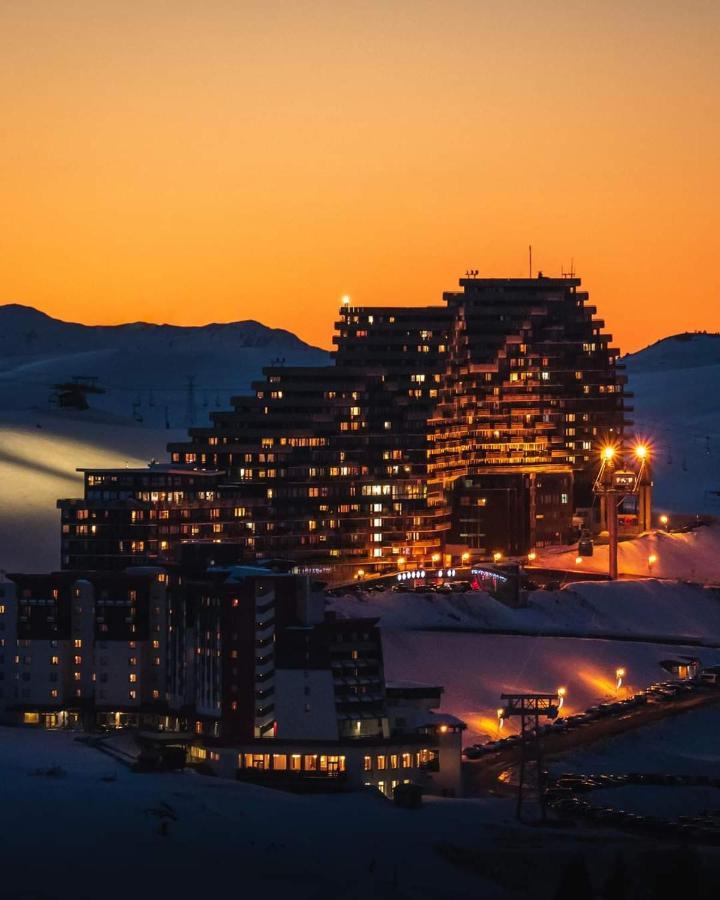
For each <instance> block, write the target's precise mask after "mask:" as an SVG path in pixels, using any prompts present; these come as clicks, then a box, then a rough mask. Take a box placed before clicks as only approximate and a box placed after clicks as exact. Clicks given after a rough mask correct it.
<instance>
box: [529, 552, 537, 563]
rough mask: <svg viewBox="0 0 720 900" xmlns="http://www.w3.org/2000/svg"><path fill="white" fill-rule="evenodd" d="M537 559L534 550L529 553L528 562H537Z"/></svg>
mask: <svg viewBox="0 0 720 900" xmlns="http://www.w3.org/2000/svg"><path fill="white" fill-rule="evenodd" d="M536 559H537V553H536V552H535V551H534V550H531V551H530V552H529V553H528V562H535V560H536Z"/></svg>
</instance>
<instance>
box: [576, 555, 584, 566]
mask: <svg viewBox="0 0 720 900" xmlns="http://www.w3.org/2000/svg"><path fill="white" fill-rule="evenodd" d="M582 564H583V558H582V556H576V557H575V565H576V566H581V565H582Z"/></svg>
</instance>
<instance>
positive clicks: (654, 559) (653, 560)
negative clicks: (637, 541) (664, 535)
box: [648, 553, 657, 575]
mask: <svg viewBox="0 0 720 900" xmlns="http://www.w3.org/2000/svg"><path fill="white" fill-rule="evenodd" d="M656 562H657V556H655V554H654V553H651V554H650V556H648V572H650V574H651V575H652V567H653V566H654V565H655V563H656Z"/></svg>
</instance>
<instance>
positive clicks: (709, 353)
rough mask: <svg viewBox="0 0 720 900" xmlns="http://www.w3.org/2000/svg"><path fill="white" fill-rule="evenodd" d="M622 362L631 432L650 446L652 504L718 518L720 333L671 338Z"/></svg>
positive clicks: (719, 513)
mask: <svg viewBox="0 0 720 900" xmlns="http://www.w3.org/2000/svg"><path fill="white" fill-rule="evenodd" d="M622 362H623V363H625V365H626V366H627V374H628V377H629V389H630V390H631V391H632V392H633V393H634V394H635V397H634V400H633V401H631V402H632V405H633V406H634V407H635V412H634V414H633V416H632V418H633V419H634V421H635V426H634V431H635V432H636V433H638V434H641V435H643V436H644V437H647V438H648V439H649V440H650V441H651V442H652V443H653V445H654V457H655V467H654V482H655V498H656V503H657V504H658V506H663V507H665V508H666V509H667V510H668V511H670V512H672V511H677V512H687V513H711V514H715V515H720V334H706V333H685V334H676V335H672V336H671V337H667V338H663V340H661V341H657V342H656V343H655V344H651V345H650V346H649V347H646V348H645V349H644V350H640V351H639V352H637V353H632V354H630V355H628V356H626V357H624V358H623V360H622Z"/></svg>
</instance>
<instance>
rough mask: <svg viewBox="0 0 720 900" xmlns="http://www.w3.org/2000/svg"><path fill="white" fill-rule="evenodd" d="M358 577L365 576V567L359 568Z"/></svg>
mask: <svg viewBox="0 0 720 900" xmlns="http://www.w3.org/2000/svg"><path fill="white" fill-rule="evenodd" d="M355 577H356V578H364V577H365V569H358V570H357V575H356V576H355Z"/></svg>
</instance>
